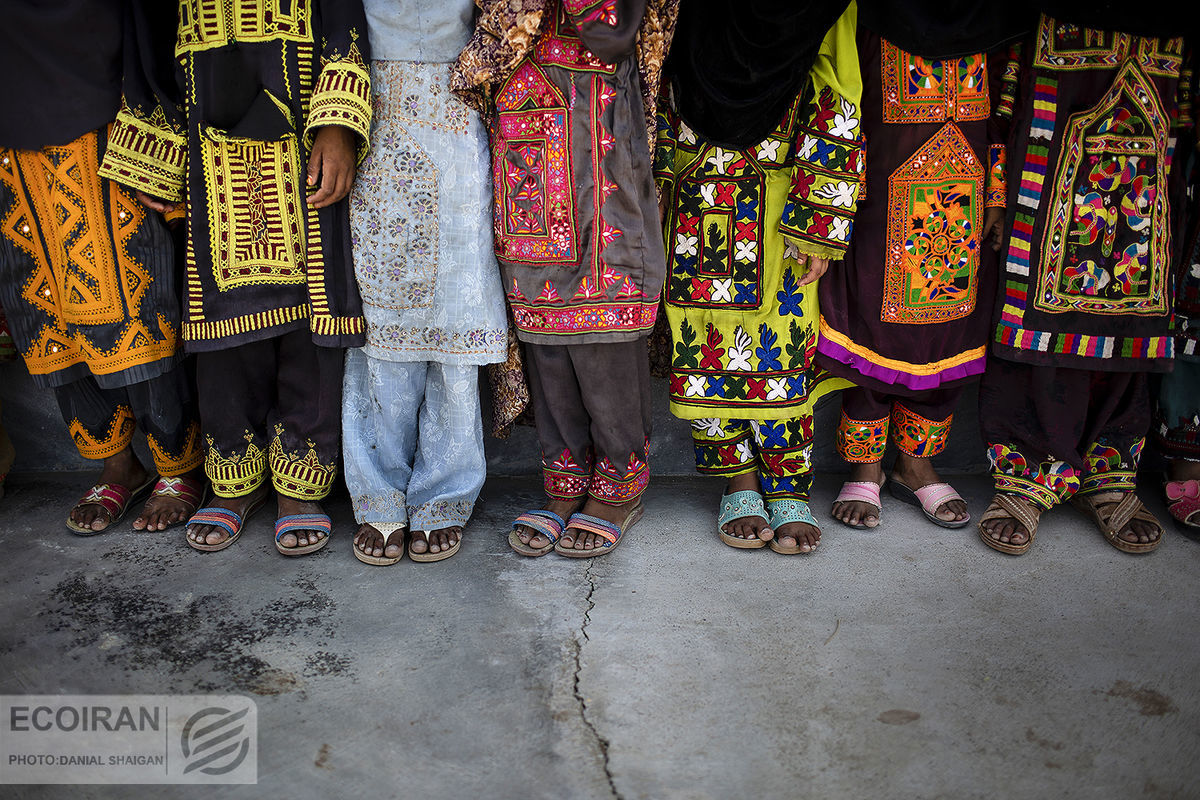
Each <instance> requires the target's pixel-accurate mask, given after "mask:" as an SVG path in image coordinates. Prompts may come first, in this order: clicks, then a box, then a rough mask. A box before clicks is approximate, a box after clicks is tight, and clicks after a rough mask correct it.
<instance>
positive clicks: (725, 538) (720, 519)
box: [717, 489, 771, 550]
mask: <svg viewBox="0 0 1200 800" xmlns="http://www.w3.org/2000/svg"><path fill="white" fill-rule="evenodd" d="M742 517H760V518H761V519H762V521H763V522H765V523H767V526H768V527H770V525H771V519H770V517H768V516H767V508H766V506H764V505H763V497H762V495H761V494H759V493H758V492H756V491H754V490H753V489H743V490H742V491H740V492H733V493H732V494H725V495H721V511H720V513H719V514H717V533H718V534H719V535H720V537H721V541H722V542H724V543H725V544H727V545H729V546H730V547H736V548H738V549H741V550H757V549H759V548H761V547H766V546H767V540H766V539H760V538H758V537H755V538H753V539H743V538H741V537H740V536H734V535H732V534H729V533H726V532H725V531H724V530H722V528H723V527H724V526H725V525H727V524H729V523H730V522H733V521H734V520H735V519H741V518H742Z"/></svg>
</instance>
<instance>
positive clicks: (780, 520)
mask: <svg viewBox="0 0 1200 800" xmlns="http://www.w3.org/2000/svg"><path fill="white" fill-rule="evenodd" d="M767 507H768V508H770V510H771V518H770V520H769V523H770V525H771V529H772V530H774V531H776V538H774V539H772V540H771V541H769V542H767V544H769V545H770V546H771V549H772V550H774V551H775V552H776V553H783V554H784V555H788V556H791V555H796V554H797V553H806V554H809V553H812V552H814V551H815V550H816V549H817V544H819V542H818V543H814V544H813V545H812V547H811V548H810V549H808V550H801V549H800V547H801V546H800V545H799V544H794V545H792V546H791V547H786V546H784V545H782V544H779V538H778V531H779V528H780V527H781V526H783V525H787V524H788V523H789V522H806V523H808V524H809V525H812V526H813V527H814V528H816V529H817V535H818V536H820V534H821V526H819V525H817V521H816V519H814V518H813V515H812V511H811V510H810V509H809V507H808V503H806V502H804V501H803V500H792V499H783V500H768V501H767Z"/></svg>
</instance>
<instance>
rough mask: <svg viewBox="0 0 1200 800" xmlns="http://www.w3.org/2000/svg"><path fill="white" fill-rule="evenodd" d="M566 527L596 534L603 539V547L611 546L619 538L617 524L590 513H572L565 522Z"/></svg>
mask: <svg viewBox="0 0 1200 800" xmlns="http://www.w3.org/2000/svg"><path fill="white" fill-rule="evenodd" d="M567 527H569V528H574V529H575V530H579V531H587V532H588V533H594V534H596V535H597V536H599V537H600V538H601V539H604V540H605V542H604V545H603V547H612V546H613V545H614V544H616V543H617V540H618V539H620V538H621V527H620V526H619V525H617V524H616V523H613V522H609V521H608V520H606V519H600V518H599V517H593V516H592V515H590V514H572V515H571V519H570V520H568V522H567Z"/></svg>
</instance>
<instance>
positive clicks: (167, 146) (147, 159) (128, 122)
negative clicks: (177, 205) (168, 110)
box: [100, 104, 187, 202]
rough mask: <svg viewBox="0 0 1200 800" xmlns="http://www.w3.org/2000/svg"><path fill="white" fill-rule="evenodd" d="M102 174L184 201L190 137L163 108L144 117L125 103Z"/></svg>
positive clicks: (160, 195)
mask: <svg viewBox="0 0 1200 800" xmlns="http://www.w3.org/2000/svg"><path fill="white" fill-rule="evenodd" d="M100 177H102V178H108V179H110V180H113V181H116V182H117V183H120V184H123V185H125V186H129V187H132V188H134V189H140V190H142V191H143V192H145V193H146V194H150V195H153V196H155V197H161V198H162V199H164V200H173V201H176V202H178V201H181V200H183V199H184V197H183V195H184V191H183V190H184V184H185V182H186V177H187V139H186V138H185V137H184V136H183V135H182V134H180V133H176V132H175V131H173V130H171V129H170V128H169V127H168V126H167V123H166V119H165V118H164V117H163V114H162V110H161V109H155V111H154V113H153V114H151V115H150V116H149V117H143V116H139V115H138V114H136V113H135V112H133V111H131V110H130V109H129V108H128V107H127V106H125V105H124V104H122V105H121V110H120V111H118V112H117V121H116V123H114V124H113V127H112V132H111V133H110V134H109V137H108V148H107V151H106V152H105V154H104V163H103V164H101V166H100Z"/></svg>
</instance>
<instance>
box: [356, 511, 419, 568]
mask: <svg viewBox="0 0 1200 800" xmlns="http://www.w3.org/2000/svg"><path fill="white" fill-rule="evenodd" d="M363 524H365V525H370V526H371V527H372V528H374V529H375V530H377V531H379V535H380V536H382V537H383V546H384V549H386V548H387V540H388V539H390V538H392V535H393V534H395V533H396V531H402V530H405V529H406V528H407V527H408V526H407V525H402V524H400V523H387V524H383V523H380V524H383V527H384V528H391V529H392V532H391V533H384V532H383V530H382V529H381V528H380V527H379V525H376V524H374V523H371V522H367V523H363ZM350 549H351V550H353V551H354V557H355V558H357V559H358V560H359V561H361V562H362V563H364V564H370V565H371V566H373V567H390V566H391V565H392V564H395V563H397V562H399V561H400V559H402V558H404V539H403V538H401V539H400V555H398V556H395V557H393V558H389V557H388V556H372V555H367V554H366V553H364V552H363V551H362V550H359V549H358V545H356V544H354V540H353V539H351V540H350Z"/></svg>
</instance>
